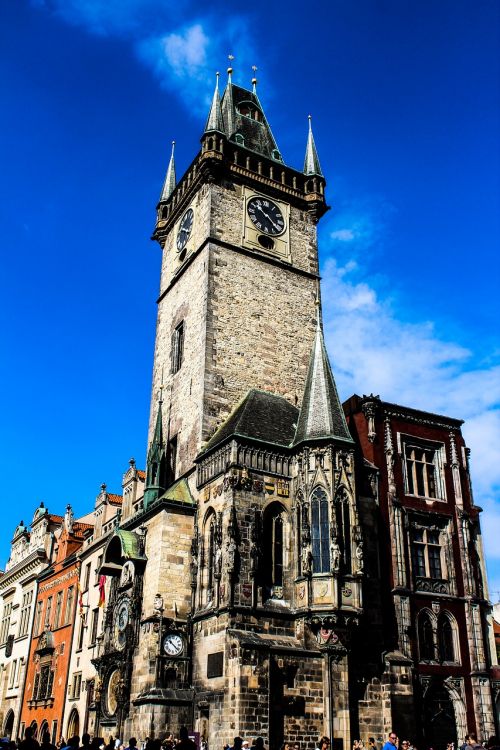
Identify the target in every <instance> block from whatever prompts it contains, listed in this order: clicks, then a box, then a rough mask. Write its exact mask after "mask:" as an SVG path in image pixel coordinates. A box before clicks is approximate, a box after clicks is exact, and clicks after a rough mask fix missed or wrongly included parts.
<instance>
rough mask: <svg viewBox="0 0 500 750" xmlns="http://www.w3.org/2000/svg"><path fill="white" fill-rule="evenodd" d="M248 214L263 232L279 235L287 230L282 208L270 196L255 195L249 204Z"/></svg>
mask: <svg viewBox="0 0 500 750" xmlns="http://www.w3.org/2000/svg"><path fill="white" fill-rule="evenodd" d="M247 211H248V215H249V216H250V219H251V221H252V223H253V224H254V225H255V226H256V227H257V229H260V231H261V232H265V233H266V234H270V235H272V236H277V235H278V234H282V233H283V232H284V231H285V228H286V227H285V219H284V218H283V214H282V213H281V209H280V208H279V206H277V205H276V203H273V201H271V200H269V199H268V198H261V197H259V196H255V197H254V198H250V200H249V201H248V204H247Z"/></svg>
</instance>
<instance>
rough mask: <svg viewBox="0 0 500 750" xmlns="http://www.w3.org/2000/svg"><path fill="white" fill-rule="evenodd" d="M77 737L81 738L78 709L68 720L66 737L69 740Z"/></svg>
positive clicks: (72, 712)
mask: <svg viewBox="0 0 500 750" xmlns="http://www.w3.org/2000/svg"><path fill="white" fill-rule="evenodd" d="M77 735H78V736H80V717H79V715H78V711H77V710H76V708H73V709H72V711H71V713H70V715H69V719H68V728H67V732H66V737H67V739H69V738H70V737H76V736H77Z"/></svg>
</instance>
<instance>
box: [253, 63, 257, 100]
mask: <svg viewBox="0 0 500 750" xmlns="http://www.w3.org/2000/svg"><path fill="white" fill-rule="evenodd" d="M252 70H253V78H252V92H253V93H254V94H255V95H257V78H256V76H255V74H256V72H257V66H256V65H252Z"/></svg>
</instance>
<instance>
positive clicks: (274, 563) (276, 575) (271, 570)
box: [264, 504, 284, 598]
mask: <svg viewBox="0 0 500 750" xmlns="http://www.w3.org/2000/svg"><path fill="white" fill-rule="evenodd" d="M283 543H284V512H283V508H282V507H281V505H278V504H273V505H271V506H270V507H269V508H268V509H267V512H266V514H265V516H264V551H265V564H264V575H265V584H266V588H267V589H268V593H269V594H270V595H271V596H275V597H277V598H280V597H281V596H282V586H283V563H284V560H283Z"/></svg>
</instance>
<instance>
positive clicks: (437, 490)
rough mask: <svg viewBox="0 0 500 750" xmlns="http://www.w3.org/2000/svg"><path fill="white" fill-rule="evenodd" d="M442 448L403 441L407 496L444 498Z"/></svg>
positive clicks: (440, 446) (429, 444)
mask: <svg viewBox="0 0 500 750" xmlns="http://www.w3.org/2000/svg"><path fill="white" fill-rule="evenodd" d="M443 453H444V446H442V445H438V444H432V443H420V442H418V441H415V440H411V441H409V440H405V443H404V456H405V480H406V492H407V494H409V495H417V496H418V497H427V498H431V499H434V498H435V499H442V500H444V499H445V498H446V494H445V487H444V479H443V463H444V458H443Z"/></svg>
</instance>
